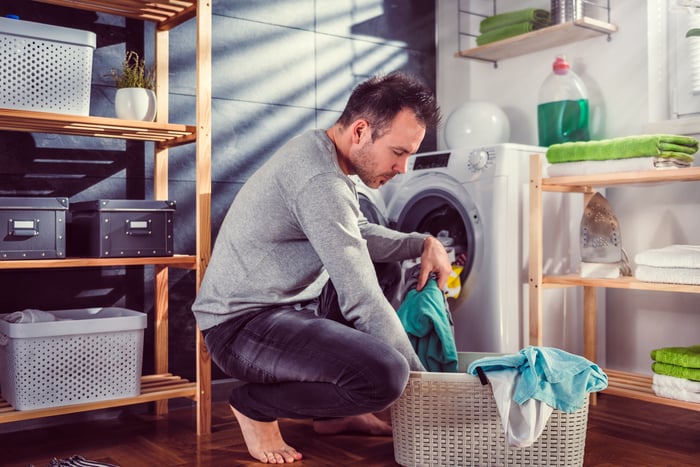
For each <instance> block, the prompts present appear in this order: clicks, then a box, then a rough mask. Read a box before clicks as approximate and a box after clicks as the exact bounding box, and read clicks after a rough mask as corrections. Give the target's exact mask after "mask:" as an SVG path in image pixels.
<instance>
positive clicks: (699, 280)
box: [634, 264, 700, 285]
mask: <svg viewBox="0 0 700 467" xmlns="http://www.w3.org/2000/svg"><path fill="white" fill-rule="evenodd" d="M634 276H635V277H636V278H637V279H638V280H640V281H642V282H659V283H663V284H683V285H700V269H699V268H659V267H654V266H645V265H643V264H642V265H638V266H637V268H636V269H635V270H634Z"/></svg>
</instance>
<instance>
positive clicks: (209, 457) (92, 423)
mask: <svg viewBox="0 0 700 467" xmlns="http://www.w3.org/2000/svg"><path fill="white" fill-rule="evenodd" d="M213 412H214V416H213V433H212V434H211V435H207V436H202V437H197V436H196V435H195V434H194V420H195V418H194V410H193V409H191V408H189V407H188V408H181V409H176V410H171V412H170V414H169V416H168V417H165V418H156V417H153V416H150V415H147V414H146V413H144V412H143V410H135V409H133V408H132V409H121V410H118V411H114V410H112V411H110V412H105V413H104V414H103V416H102V417H95V416H93V417H91V419H90V420H88V421H82V422H79V423H78V422H75V421H73V422H72V423H67V424H63V425H55V426H50V427H45V426H44V427H31V426H29V427H27V426H25V425H26V422H19V423H22V424H25V425H21V426H20V425H18V426H15V427H12V426H11V425H12V424H8V425H2V426H0V428H2V431H0V447H1V448H0V465H2V466H7V467H19V466H22V467H27V466H29V465H30V464H31V465H34V466H35V467H40V466H41V467H44V466H46V465H47V464H48V462H49V461H50V460H51V459H53V458H54V457H56V458H67V457H70V456H71V455H73V454H80V455H82V456H84V457H86V458H87V459H90V460H97V461H102V462H108V463H112V464H116V465H119V466H121V467H140V466H158V467H160V466H168V467H175V466H216V467H222V466H249V465H261V464H258V463H255V462H253V461H252V459H251V458H249V456H248V454H247V451H246V449H245V446H244V444H243V441H242V438H241V434H240V431H239V429H238V426H237V424H236V421H235V419H234V418H233V416H232V415H231V413H230V412H229V409H228V406H227V404H226V403H216V404H214V408H213ZM98 415H99V414H98ZM34 424H35V425H36V423H34ZM280 426H281V427H282V431H283V434H284V436H285V438H286V439H287V441H288V442H289V444H290V445H292V446H294V447H296V448H297V449H298V450H300V451H301V452H302V453H303V454H304V460H303V462H301V463H299V464H297V465H303V466H324V467H325V466H330V465H338V466H363V467H379V466H394V465H398V464H396V463H395V462H394V454H393V447H392V440H391V438H390V437H370V436H360V435H342V436H319V435H316V434H314V432H313V430H312V428H311V424H310V422H307V421H288V420H283V421H281V422H280ZM16 428H22V429H21V430H17V431H13V430H14V429H16ZM8 430H9V431H8ZM584 465H586V466H599V467H603V466H605V467H608V466H698V465H700V412H693V411H690V410H683V409H677V408H672V407H666V406H661V405H656V404H650V403H646V402H640V401H633V400H629V399H624V398H619V397H615V396H605V395H603V396H601V397H599V399H598V405H596V406H592V407H591V409H590V412H589V422H588V434H587V437H586V456H585V464H584Z"/></svg>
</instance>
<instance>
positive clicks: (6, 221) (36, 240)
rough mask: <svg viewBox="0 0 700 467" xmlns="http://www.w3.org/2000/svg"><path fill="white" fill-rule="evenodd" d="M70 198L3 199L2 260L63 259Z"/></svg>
mask: <svg viewBox="0 0 700 467" xmlns="http://www.w3.org/2000/svg"><path fill="white" fill-rule="evenodd" d="M67 211H68V198H38V197H29V198H20V197H17V198H4V197H3V198H0V229H2V230H1V232H2V235H0V260H12V259H45V258H64V257H65V256H66V212H67Z"/></svg>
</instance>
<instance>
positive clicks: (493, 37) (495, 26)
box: [476, 8, 551, 46]
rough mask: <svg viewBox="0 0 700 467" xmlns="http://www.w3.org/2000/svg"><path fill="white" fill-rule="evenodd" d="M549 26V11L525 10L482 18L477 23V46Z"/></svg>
mask: <svg viewBox="0 0 700 467" xmlns="http://www.w3.org/2000/svg"><path fill="white" fill-rule="evenodd" d="M550 24H551V20H550V15H549V11H547V10H542V9H538V8H526V9H523V10H517V11H510V12H508V13H500V14H497V15H493V16H489V17H487V18H484V19H483V20H482V21H481V23H479V33H480V35H479V36H477V38H476V44H477V45H479V46H482V45H485V44H490V43H491V42H496V41H500V40H503V39H507V38H509V37H513V36H518V35H520V34H525V33H527V32H530V31H534V30H535V29H541V28H544V27H547V26H549V25H550Z"/></svg>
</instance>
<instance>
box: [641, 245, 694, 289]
mask: <svg viewBox="0 0 700 467" xmlns="http://www.w3.org/2000/svg"><path fill="white" fill-rule="evenodd" d="M634 261H635V263H636V264H637V266H636V268H635V270H634V276H635V277H636V278H637V279H638V280H640V281H644V282H660V283H664V284H685V285H700V245H669V246H665V247H663V248H654V249H650V250H645V251H641V252H639V253H637V254H636V255H635V257H634Z"/></svg>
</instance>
